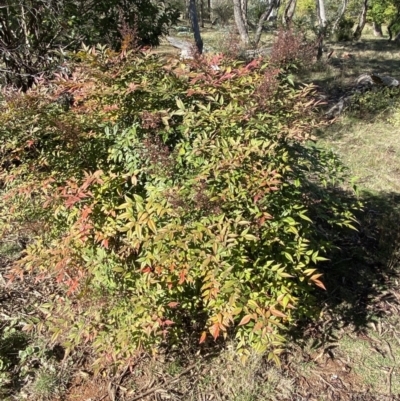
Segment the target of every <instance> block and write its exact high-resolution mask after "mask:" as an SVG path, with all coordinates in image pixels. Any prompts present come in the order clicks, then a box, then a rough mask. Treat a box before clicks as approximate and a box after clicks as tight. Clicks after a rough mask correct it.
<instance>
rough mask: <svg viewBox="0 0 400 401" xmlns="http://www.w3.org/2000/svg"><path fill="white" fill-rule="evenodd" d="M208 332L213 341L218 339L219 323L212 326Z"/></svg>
mask: <svg viewBox="0 0 400 401" xmlns="http://www.w3.org/2000/svg"><path fill="white" fill-rule="evenodd" d="M209 330H210V333H211V335H212V336H213V337H214V340H216V339H217V338H218V337H219V323H215V324H213V325H212V326H211V327H210V329H209Z"/></svg>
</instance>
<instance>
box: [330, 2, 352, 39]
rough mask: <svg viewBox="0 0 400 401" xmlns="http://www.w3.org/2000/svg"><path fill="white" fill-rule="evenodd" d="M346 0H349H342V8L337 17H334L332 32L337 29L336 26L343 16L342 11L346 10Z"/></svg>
mask: <svg viewBox="0 0 400 401" xmlns="http://www.w3.org/2000/svg"><path fill="white" fill-rule="evenodd" d="M348 2H349V1H348V0H343V3H342V8H341V9H340V11H339V14H338V17H337V18H336V20H335V22H334V23H333V26H332V33H334V32H336V30H337V28H338V26H339V22H340V20H341V19H342V18H343V15H344V13H345V11H346V8H347V4H348Z"/></svg>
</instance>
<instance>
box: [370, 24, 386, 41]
mask: <svg viewBox="0 0 400 401" xmlns="http://www.w3.org/2000/svg"><path fill="white" fill-rule="evenodd" d="M372 26H373V28H374V36H377V37H379V38H381V37H382V36H383V33H382V24H378V23H377V22H375V21H373V23H372Z"/></svg>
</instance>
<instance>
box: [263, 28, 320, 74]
mask: <svg viewBox="0 0 400 401" xmlns="http://www.w3.org/2000/svg"><path fill="white" fill-rule="evenodd" d="M315 61H316V44H315V43H313V42H312V41H310V40H308V39H307V38H306V36H305V35H304V33H303V32H301V31H300V30H295V29H293V28H291V29H283V28H281V29H280V30H279V31H278V35H277V37H276V39H275V42H274V44H273V46H272V49H271V54H270V63H271V64H272V65H275V66H277V67H281V68H284V69H286V70H289V69H293V68H294V69H298V68H309V67H310V64H312V63H313V62H315Z"/></svg>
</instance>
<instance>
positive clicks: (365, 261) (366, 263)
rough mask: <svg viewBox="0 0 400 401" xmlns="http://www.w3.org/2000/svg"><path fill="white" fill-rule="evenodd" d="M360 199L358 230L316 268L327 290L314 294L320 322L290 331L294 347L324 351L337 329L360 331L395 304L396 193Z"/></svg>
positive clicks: (399, 223) (398, 256)
mask: <svg viewBox="0 0 400 401" xmlns="http://www.w3.org/2000/svg"><path fill="white" fill-rule="evenodd" d="M362 198H363V202H364V210H363V211H362V212H359V213H358V216H357V217H358V219H359V222H360V225H359V230H358V232H353V233H350V234H349V235H347V237H345V238H342V239H341V240H340V241H339V242H338V243H337V245H338V249H337V251H336V252H335V254H333V255H331V261H330V262H329V263H326V265H325V266H322V269H321V271H322V272H323V273H324V280H323V281H324V283H325V286H326V288H327V291H326V292H320V293H319V294H318V295H317V303H318V305H321V306H322V310H323V311H324V318H323V319H320V320H319V321H318V322H310V321H308V322H303V323H302V324H300V325H299V326H298V327H297V328H296V329H295V330H293V331H292V333H291V337H292V338H293V340H294V341H295V342H296V343H297V344H299V345H301V344H303V343H304V341H307V339H308V340H309V339H310V337H311V338H313V339H315V341H314V344H313V348H314V347H315V348H318V347H323V348H324V349H325V351H326V352H328V353H329V348H330V344H333V343H335V342H336V341H337V338H336V333H337V331H338V330H339V329H350V330H351V331H352V332H355V333H363V332H365V331H366V330H367V328H368V327H370V325H371V323H376V322H377V321H378V320H379V319H380V318H382V317H384V316H385V315H386V314H387V313H390V311H389V309H390V307H389V306H390V303H396V304H399V303H400V302H399V301H400V297H399V294H398V293H397V292H399V290H400V287H399V281H398V280H399V278H400V194H398V193H393V192H392V193H378V194H371V193H364V194H363V196H362ZM396 291H397V292H396ZM332 347H334V345H332Z"/></svg>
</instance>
